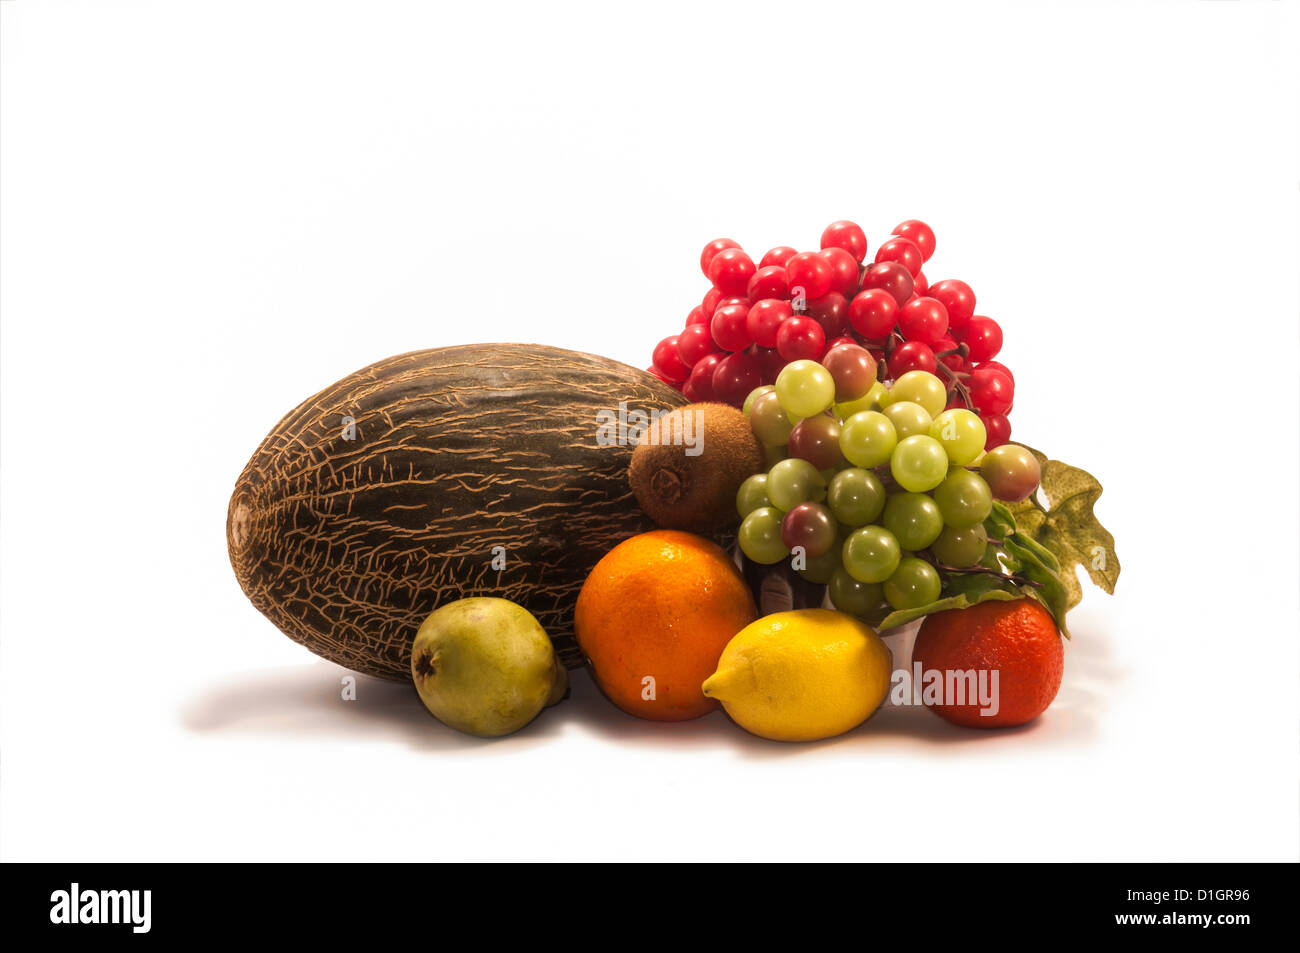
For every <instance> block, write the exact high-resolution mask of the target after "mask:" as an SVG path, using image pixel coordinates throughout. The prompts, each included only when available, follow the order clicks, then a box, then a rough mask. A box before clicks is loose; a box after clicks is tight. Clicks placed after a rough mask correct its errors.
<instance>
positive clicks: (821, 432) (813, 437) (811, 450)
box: [789, 414, 844, 470]
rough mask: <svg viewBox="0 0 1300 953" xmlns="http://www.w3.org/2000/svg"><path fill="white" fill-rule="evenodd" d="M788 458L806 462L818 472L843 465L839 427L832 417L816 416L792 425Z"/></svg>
mask: <svg viewBox="0 0 1300 953" xmlns="http://www.w3.org/2000/svg"><path fill="white" fill-rule="evenodd" d="M789 449H790V456H792V457H798V458H799V459H801V460H807V461H808V462H809V463H811V464H812V465H813V466H815V467H816V468H817V469H818V470H825V469H826V468H827V467H838V466H843V464H844V455H843V454H841V453H840V425H839V422H838V421H837V420H836V419H835V418H834V417H828V416H826V415H825V414H818V415H817V416H816V417H808V418H805V419H804V420H801V421H799V422H798V423H797V424H795V425H794V429H793V430H791V431H790V441H789Z"/></svg>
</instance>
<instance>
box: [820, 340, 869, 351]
mask: <svg viewBox="0 0 1300 953" xmlns="http://www.w3.org/2000/svg"><path fill="white" fill-rule="evenodd" d="M844 344H850V345H852V346H854V347H861V346H862V344H861V342H859V341H858V339H857V338H854V337H838V338H836V339H835V340H833V341H827V342H826V353H827V354H829V353H830V352H831V351H832V350H834V349H835V348H837V347H840V346H842V345H844Z"/></svg>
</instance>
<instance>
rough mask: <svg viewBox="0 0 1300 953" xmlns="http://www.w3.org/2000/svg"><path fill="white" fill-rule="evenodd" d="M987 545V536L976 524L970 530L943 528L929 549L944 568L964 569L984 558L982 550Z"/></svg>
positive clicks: (980, 526)
mask: <svg viewBox="0 0 1300 953" xmlns="http://www.w3.org/2000/svg"><path fill="white" fill-rule="evenodd" d="M988 545H989V534H988V533H987V532H985V530H984V525H983V524H982V523H977V524H976V525H974V526H972V527H970V529H953V528H952V527H951V526H946V527H944V530H943V532H942V533H940V534H939V538H938V539H936V540H935V541H934V544H933V545H932V546H931V547H930V549H931V550H933V552H934V555H935V557H936V558H937V559H938V560H939V562H941V563H943V564H944V565H945V566H952V567H954V568H956V569H965V568H966V567H967V566H974V565H975V564H976V563H978V562H979V561H980V560H981V559H983V558H984V550H985V549H987V548H988Z"/></svg>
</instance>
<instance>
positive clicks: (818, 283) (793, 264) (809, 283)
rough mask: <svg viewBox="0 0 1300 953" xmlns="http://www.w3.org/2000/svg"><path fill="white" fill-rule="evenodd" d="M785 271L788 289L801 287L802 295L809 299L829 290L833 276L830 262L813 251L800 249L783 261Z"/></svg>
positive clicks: (792, 290)
mask: <svg viewBox="0 0 1300 953" xmlns="http://www.w3.org/2000/svg"><path fill="white" fill-rule="evenodd" d="M785 273H786V275H787V276H788V277H789V279H790V291H791V293H794V291H795V289H796V288H802V289H803V297H804V298H805V299H807V300H809V301H811V300H812V299H813V298H820V297H821V296H822V295H824V294H826V292H828V291H830V290H831V281H832V280H833V279H834V277H835V273H834V271H833V270H832V269H831V263H830V262H829V261H827V260H826V259H825V258H823V257H822V256H821V254H820V253H819V252H815V251H801V252H799V254H797V255H795V256H793V257H792V258H791V259H790V260H789V261H787V262H786V263H785Z"/></svg>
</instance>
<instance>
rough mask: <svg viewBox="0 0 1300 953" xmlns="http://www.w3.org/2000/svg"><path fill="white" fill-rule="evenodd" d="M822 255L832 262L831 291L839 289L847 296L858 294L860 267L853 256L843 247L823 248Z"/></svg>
mask: <svg viewBox="0 0 1300 953" xmlns="http://www.w3.org/2000/svg"><path fill="white" fill-rule="evenodd" d="M821 256H822V257H823V258H825V259H826V260H827V261H828V262H830V266H831V291H838V292H839V293H840V294H842V295H844V297H846V298H852V297H853V296H854V295H855V294H857V293H858V276H859V274H860V269H859V268H858V263H857V262H856V261H854V260H853V256H852V255H850V254H849V253H848V252H846V251H845V250H844V249H843V248H823V249H822V250H821Z"/></svg>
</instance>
